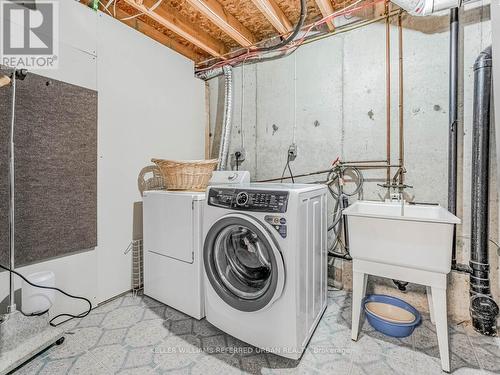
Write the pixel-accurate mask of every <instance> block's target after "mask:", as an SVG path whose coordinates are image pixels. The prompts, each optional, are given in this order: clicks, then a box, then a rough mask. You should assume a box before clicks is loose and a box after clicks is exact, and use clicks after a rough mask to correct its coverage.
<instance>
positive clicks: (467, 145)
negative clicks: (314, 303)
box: [209, 1, 499, 320]
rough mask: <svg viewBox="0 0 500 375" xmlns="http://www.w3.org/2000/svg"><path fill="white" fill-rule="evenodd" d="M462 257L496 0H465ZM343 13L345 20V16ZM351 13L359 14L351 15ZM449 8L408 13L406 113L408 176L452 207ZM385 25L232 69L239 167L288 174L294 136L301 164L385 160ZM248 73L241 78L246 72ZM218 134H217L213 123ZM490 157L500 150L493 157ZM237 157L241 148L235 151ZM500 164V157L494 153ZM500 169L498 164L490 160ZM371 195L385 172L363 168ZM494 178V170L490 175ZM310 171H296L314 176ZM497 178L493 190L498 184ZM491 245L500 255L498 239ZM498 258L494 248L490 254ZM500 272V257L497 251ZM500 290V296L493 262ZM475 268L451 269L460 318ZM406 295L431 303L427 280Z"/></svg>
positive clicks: (380, 192) (296, 164)
mask: <svg viewBox="0 0 500 375" xmlns="http://www.w3.org/2000/svg"><path fill="white" fill-rule="evenodd" d="M460 19H461V27H460V40H461V43H462V46H463V48H461V50H460V55H461V56H460V69H461V71H462V72H463V74H462V78H461V82H460V85H459V90H460V95H459V135H460V136H459V146H458V148H459V151H458V169H459V171H458V182H459V184H458V185H459V186H458V205H457V208H458V210H457V211H458V216H459V217H460V218H462V225H460V226H458V228H457V235H458V244H457V245H458V246H457V255H458V259H457V260H458V262H459V263H464V264H468V261H469V247H470V234H469V233H470V182H471V150H472V132H471V129H472V103H473V70H472V67H473V64H474V62H475V60H476V58H477V56H478V55H479V53H480V52H481V51H483V50H484V49H485V48H486V47H488V46H489V45H490V44H491V21H490V5H489V1H480V2H474V3H470V4H465V6H464V7H463V8H461V9H460ZM337 21H339V22H343V23H345V22H347V20H344V19H338V20H337ZM351 21H352V20H351ZM449 27H450V24H449V12H448V11H444V12H440V13H439V14H436V15H433V16H428V17H412V16H409V15H404V16H403V51H402V52H403V65H404V69H403V72H404V88H403V97H404V104H403V115H404V116H403V118H404V131H405V137H404V143H405V166H406V169H407V171H408V173H407V174H406V176H405V183H407V184H408V185H412V186H413V188H412V189H408V190H407V193H408V194H409V198H412V197H413V198H414V199H415V200H416V201H418V202H437V203H440V204H441V205H442V206H444V207H447V163H448V125H449V124H448V121H449V118H448V87H449V86H448V80H449V36H450V34H449ZM390 30H391V31H390V41H391V46H392V48H391V65H392V70H391V81H392V86H391V132H392V138H391V140H392V141H391V159H392V160H393V161H397V160H398V131H399V129H398V128H399V124H398V104H399V103H398V61H399V54H398V52H399V51H398V29H397V20H396V19H394V20H393V21H392V23H391V28H390ZM385 52H386V51H385V25H384V23H383V22H379V23H375V24H371V25H369V26H365V27H362V28H359V29H357V30H353V31H349V32H346V33H344V34H339V35H336V36H332V37H329V38H325V39H323V40H321V41H317V42H314V43H311V44H307V45H304V46H302V47H300V48H299V49H298V50H297V51H296V52H295V53H294V54H293V55H291V56H289V57H287V58H283V59H279V60H274V61H268V62H264V63H259V64H254V65H248V66H239V67H237V68H235V69H234V84H233V86H234V113H233V123H234V127H233V135H232V137H231V142H230V144H231V149H230V155H233V154H234V151H235V150H236V149H241V148H242V147H243V148H244V149H245V152H246V155H245V156H246V157H245V161H244V162H243V163H242V165H241V166H240V169H242V170H249V171H250V172H251V175H252V179H253V180H263V179H269V178H276V177H280V176H281V174H282V172H283V168H284V166H285V163H286V158H287V151H288V148H289V146H290V144H292V143H296V144H297V150H298V155H297V158H296V160H294V161H293V162H292V163H291V168H292V170H293V172H294V173H295V174H300V173H306V172H312V171H319V170H325V169H328V168H329V166H330V164H331V162H332V161H333V160H334V159H335V158H336V157H337V156H340V158H341V159H342V160H345V161H349V160H385V152H386V79H385V63H386V60H385ZM242 77H243V78H242ZM221 85H222V81H221V80H220V79H219V78H214V79H211V80H209V86H210V124H211V127H214V126H215V122H216V118H217V109H218V107H217V104H218V103H217V100H218V93H219V90H220V89H221ZM212 133H213V132H212ZM492 159H496V156H493V158H492ZM231 160H232V161H233V166H234V157H233V158H231ZM492 164H495V163H492ZM492 168H496V165H492ZM364 175H365V178H366V182H365V185H364V192H363V195H362V196H363V198H364V199H372V200H380V199H383V198H384V196H385V194H386V189H383V188H380V187H379V186H377V183H383V182H384V178H385V170H381V171H366V172H364ZM492 176H494V174H492ZM321 177H323V176H312V177H311V178H308V179H301V180H299V181H315V180H318V179H320V178H321ZM496 186H497V185H496V178H492V187H491V191H492V192H496V191H497V190H498V189H497V187H496ZM492 195H495V196H494V197H492V199H491V210H490V212H491V226H492V230H491V231H490V235H491V239H492V241H497V239H498V220H497V218H498V214H497V213H498V210H497V206H498V198H497V197H496V194H492ZM490 254H496V248H495V247H494V244H493V242H492V244H491V248H490ZM492 258H493V255H492ZM491 262H492V263H491V267H492V270H495V269H497V267H498V259H496V256H495V259H492V261H491ZM343 274H344V275H343V283H344V287H345V288H346V289H349V288H350V287H351V281H350V263H349V262H344V263H343ZM492 276H493V280H492V282H493V286H494V287H493V289H494V290H493V293H494V295H495V296H497V297H498V294H499V292H498V290H499V288H498V282H497V280H496V278H497V274H496V272H492ZM468 279H469V278H468V275H465V274H458V273H455V272H452V274H451V276H450V281H449V282H450V286H449V288H448V292H449V293H448V298H449V310H450V315H451V317H452V319H454V320H465V319H468V318H469V312H468V308H464V306H468V305H469V296H468V291H469V286H468V281H469V280H468ZM371 287H372V289H373V288H375V290H376V291H377V292H386V293H390V294H395V295H398V294H399V292H398V290H397V289H396V288H395V287H394V286H393V285H392V282H391V281H384V282H382V281H380V280H379V281H377V283H376V285H375V283H372V285H371ZM402 298H404V299H405V300H408V301H409V302H410V303H413V304H414V305H415V306H416V307H417V308H419V309H421V310H422V311H426V310H427V300H426V298H425V295H424V293H423V289H422V288H419V287H417V286H415V285H410V287H409V291H408V293H407V294H406V295H403V296H402Z"/></svg>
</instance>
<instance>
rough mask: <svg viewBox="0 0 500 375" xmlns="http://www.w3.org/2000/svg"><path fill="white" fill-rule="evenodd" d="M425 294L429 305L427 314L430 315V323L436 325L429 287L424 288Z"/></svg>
mask: <svg viewBox="0 0 500 375" xmlns="http://www.w3.org/2000/svg"><path fill="white" fill-rule="evenodd" d="M425 290H426V294H427V303H428V304H429V314H430V315H431V323H432V324H436V321H435V320H434V306H433V304H432V288H431V287H430V286H426V287H425Z"/></svg>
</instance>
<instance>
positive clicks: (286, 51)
mask: <svg viewBox="0 0 500 375" xmlns="http://www.w3.org/2000/svg"><path fill="white" fill-rule="evenodd" d="M363 1H365V0H357V1H355V2H354V3H352V4H350V5H348V6H346V7H344V8H342V9H340V10H338V11H336V12H333V13H332V14H330V15H328V16H325V17H323V18H322V19H320V20H318V21H316V22H314V23H312V24H311V25H310V26H309V27H308V28H307V29H306V31H305V32H304V34H303V35H302V37H301V38H300V39H298V40H297V41H291V42H290V43H288V44H287V45H285V46H283V47H281V48H276V46H275V49H272V50H269V51H264V50H263V48H257V49H250V48H247V49H245V51H246V52H243V53H241V54H239V55H237V56H234V57H232V58H228V59H225V60H223V61H219V62H217V63H214V64H212V65H210V66H208V67H205V68H200V69H198V70H197V72H198V73H200V72H204V71H208V70H212V69H216V68H220V67H222V66H224V65H233V66H234V65H236V64H238V63H241V61H242V60H243V59H244V60H250V61H249V62H252V60H251V59H255V58H257V59H258V60H259V62H261V61H267V60H273V59H276V58H281V57H284V56H288V55H290V54H292V53H293V52H295V50H297V49H298V48H299V47H300V46H301V45H302V44H303V43H304V41H305V39H306V37H307V36H308V35H309V34H310V32H311V31H312V29H314V28H316V27H318V26H320V25H322V24H324V23H326V22H329V21H331V20H332V19H333V18H335V17H338V16H342V15H346V14H351V13H353V12H355V11H358V10H362V9H365V8H367V7H369V6H374V5H375V4H377V3H380V2H383V1H385V0H373V1H371V2H367V3H365V4H363V5H361V6H359V7H356V6H357V5H358V4H360V3H361V2H363ZM297 34H298V33H297ZM287 39H288V38H287ZM262 52H263V53H264V54H265V53H269V52H280V53H281V54H280V55H278V56H271V57H268V58H262V57H260V55H261V54H262ZM232 53H234V52H232ZM230 54H231V53H228V54H224V55H222V56H221V57H223V58H224V57H226V56H228V55H230Z"/></svg>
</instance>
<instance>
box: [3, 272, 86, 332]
mask: <svg viewBox="0 0 500 375" xmlns="http://www.w3.org/2000/svg"><path fill="white" fill-rule="evenodd" d="M0 268H3V269H4V270H6V271H8V272H10V273H12V274H14V275H16V276H18V277H20V278H21V279H23V280H24V281H25V282H26V283H28V284H29V285H31V286H32V287H35V288H39V289H48V290H55V291H57V292H59V293H62V294H64V295H65V296H67V297H70V298H73V299H78V300H82V301H85V302H87V303H88V304H89V309H88V310H87V311H85V312H83V313H81V314H78V315H73V314H66V313H63V314H59V315H56V316H55V317H53V318H52V319H50V321H49V324H50V325H51V326H52V327H57V326H59V325H61V324H62V323H64V322H61V323H57V324H56V323H53V321H54V320H56V319H57V318H61V317H63V316H65V317H68V318H77V319H81V318H84V317H86V316H87V315H89V314H90V311H92V302H90V300H89V299H88V298H85V297H80V296H74V295H72V294H69V293H67V292H65V291H64V290H62V289H59V288H56V287H52V286H45V285H38V284H35V283H33V282H31V281H29V280H28V279H27V278H26V277H24V276H23V275H22V274H20V273H19V272H17V271H14V270H12V269H10V268H8V267H5V266H4V265H2V264H0ZM48 311H49V310H46V311H42V312H39V313H34V314H24V313H23V312H21V313H22V314H23V315H25V316H40V315H43V314H45V313H47V312H48Z"/></svg>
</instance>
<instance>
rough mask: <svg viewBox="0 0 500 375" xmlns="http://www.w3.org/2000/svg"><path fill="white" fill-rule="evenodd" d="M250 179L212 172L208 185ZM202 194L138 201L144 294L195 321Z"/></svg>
mask: <svg viewBox="0 0 500 375" xmlns="http://www.w3.org/2000/svg"><path fill="white" fill-rule="evenodd" d="M249 181H250V174H249V173H248V172H246V171H240V172H214V174H213V177H212V180H211V183H218V184H238V185H242V184H243V185H244V184H248V183H249ZM204 201H205V193H204V192H202V193H199V192H180V191H163V190H155V191H146V192H144V196H143V237H144V294H146V295H147V296H149V297H151V298H154V299H156V300H158V301H160V302H162V303H164V304H166V305H169V306H171V307H173V308H175V309H177V310H179V311H182V312H183V313H185V314H187V315H189V316H192V317H194V318H196V319H201V318H203V317H204V316H205V308H204V298H203V285H202V284H203V259H202V249H203V246H202V245H203V229H202V225H203V211H204Z"/></svg>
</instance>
